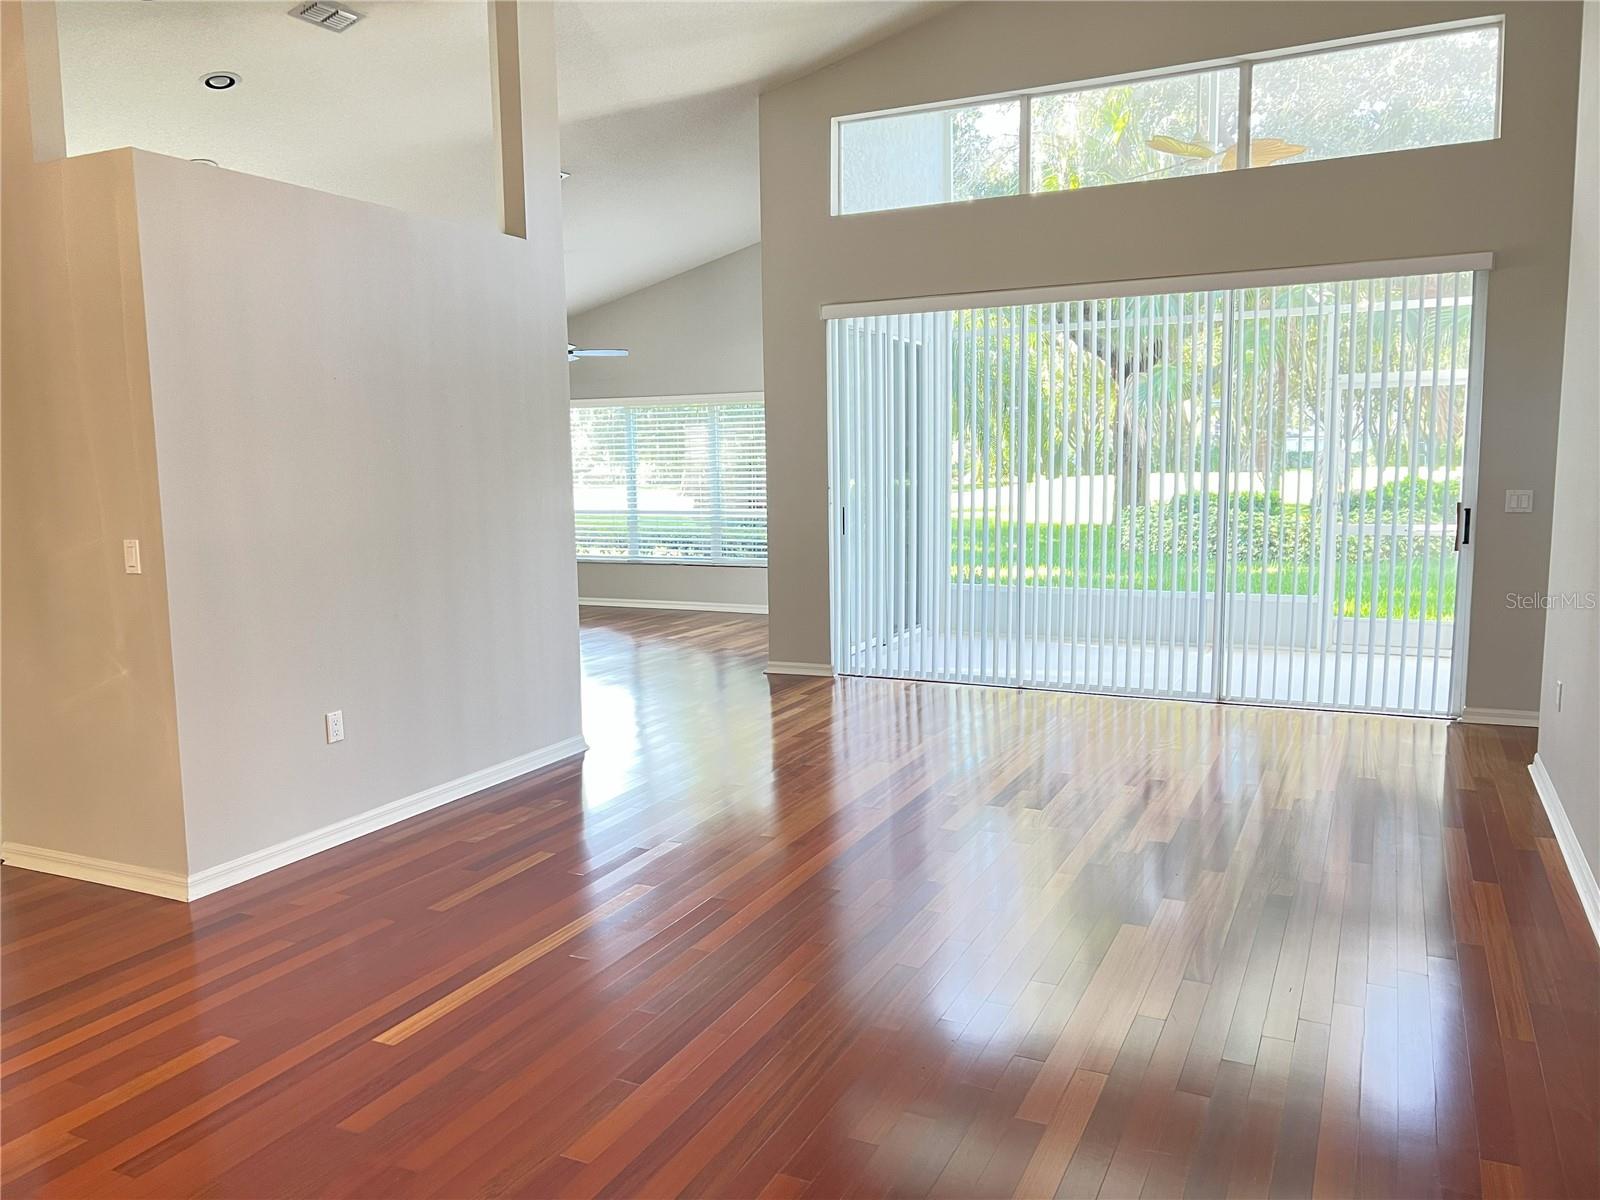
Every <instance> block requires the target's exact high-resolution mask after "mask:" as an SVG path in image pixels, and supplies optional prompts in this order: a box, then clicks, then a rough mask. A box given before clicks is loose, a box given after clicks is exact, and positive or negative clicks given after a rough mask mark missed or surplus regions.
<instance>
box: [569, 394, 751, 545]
mask: <svg viewBox="0 0 1600 1200" xmlns="http://www.w3.org/2000/svg"><path fill="white" fill-rule="evenodd" d="M572 479H573V507H574V510H575V514H576V526H577V529H576V532H577V545H578V557H579V558H586V559H602V560H620V561H629V560H632V561H640V562H661V561H671V562H684V563H729V564H760V563H764V562H766V559H767V462H766V429H765V422H764V420H763V409H762V405H761V403H760V402H759V401H752V400H750V399H748V398H745V397H741V398H739V399H738V400H734V401H719V400H707V399H704V398H696V399H694V400H689V401H683V402H672V401H670V400H661V401H648V402H642V403H630V402H606V403H602V404H595V405H582V406H576V407H574V408H573V410H572Z"/></svg>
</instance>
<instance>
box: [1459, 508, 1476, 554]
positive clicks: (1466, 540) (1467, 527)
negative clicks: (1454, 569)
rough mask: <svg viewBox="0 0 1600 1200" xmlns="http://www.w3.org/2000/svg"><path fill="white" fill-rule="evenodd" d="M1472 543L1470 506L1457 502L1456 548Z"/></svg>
mask: <svg viewBox="0 0 1600 1200" xmlns="http://www.w3.org/2000/svg"><path fill="white" fill-rule="evenodd" d="M1471 544H1472V508H1471V506H1470V505H1466V504H1460V503H1457V505H1456V549H1457V550H1459V549H1461V547H1463V546H1470V545H1471Z"/></svg>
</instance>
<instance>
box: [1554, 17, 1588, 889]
mask: <svg viewBox="0 0 1600 1200" xmlns="http://www.w3.org/2000/svg"><path fill="white" fill-rule="evenodd" d="M1584 9H1585V12H1584V21H1583V92H1582V101H1581V103H1580V105H1579V111H1578V162H1577V170H1576V173H1575V174H1576V178H1575V179H1574V182H1573V200H1572V271H1571V276H1570V282H1569V284H1568V287H1567V352H1566V364H1565V371H1564V373H1563V376H1562V381H1561V424H1560V426H1559V428H1558V429H1557V436H1556V441H1557V447H1556V481H1555V498H1554V502H1553V505H1552V507H1553V508H1554V510H1555V517H1554V523H1553V526H1552V529H1551V536H1550V582H1549V584H1548V586H1547V587H1546V589H1545V591H1546V594H1547V595H1548V596H1549V597H1550V599H1551V601H1552V604H1551V607H1550V609H1549V611H1548V613H1547V614H1546V616H1545V636H1544V691H1543V695H1542V697H1541V703H1540V705H1539V759H1540V761H1541V762H1542V763H1543V764H1544V768H1545V770H1546V771H1547V772H1548V773H1549V775H1550V779H1551V782H1553V783H1554V784H1555V787H1556V793H1557V795H1559V796H1560V798H1561V803H1562V807H1563V808H1565V809H1566V813H1567V819H1568V820H1569V821H1571V823H1572V829H1573V832H1574V833H1576V834H1577V835H1578V841H1579V843H1580V844H1581V845H1582V847H1583V851H1584V854H1585V855H1586V856H1587V857H1588V860H1589V870H1590V871H1591V872H1592V873H1593V874H1595V875H1597V876H1600V611H1597V610H1596V609H1595V608H1594V607H1592V605H1593V604H1594V600H1595V597H1596V595H1597V594H1600V471H1597V470H1596V462H1597V461H1600V4H1594V3H1590V4H1586V5H1585V6H1584ZM1558 681H1559V682H1560V683H1561V684H1562V689H1561V690H1562V696H1561V706H1560V707H1559V708H1557V707H1556V684H1557V682H1558Z"/></svg>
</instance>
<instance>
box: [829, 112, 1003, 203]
mask: <svg viewBox="0 0 1600 1200" xmlns="http://www.w3.org/2000/svg"><path fill="white" fill-rule="evenodd" d="M1021 119H1022V118H1021V102H1020V101H1017V100H1001V101H998V102H996V103H993V104H975V105H972V106H970V107H967V108H947V109H940V110H938V111H936V112H913V113H902V114H900V115H898V116H893V117H868V118H864V119H862V120H859V121H846V122H843V123H841V124H840V126H839V211H840V212H843V213H854V212H876V211H879V210H881V209H887V208H912V207H915V206H917V205H921V204H947V203H949V202H951V201H954V200H977V199H980V198H982V197H984V196H1014V195H1016V194H1017V191H1018V178H1017V173H1018V162H1019V156H1020V147H1019V142H1020V136H1019V133H1020V130H1019V125H1020V121H1021Z"/></svg>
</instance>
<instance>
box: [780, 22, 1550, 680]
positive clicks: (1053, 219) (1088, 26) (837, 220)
mask: <svg viewBox="0 0 1600 1200" xmlns="http://www.w3.org/2000/svg"><path fill="white" fill-rule="evenodd" d="M1501 12H1504V13H1505V18H1506V24H1505V30H1506V32H1505V72H1504V93H1503V96H1504V102H1503V122H1502V136H1501V137H1500V138H1499V139H1498V140H1495V141H1491V142H1482V143H1475V144H1469V145H1459V146H1444V147H1436V148H1431V149H1426V150H1416V151H1408V152H1405V153H1399V154H1385V155H1374V156H1370V157H1364V158H1351V159H1339V160H1332V161H1326V162H1312V163H1298V164H1291V165H1285V166H1279V167H1273V168H1270V169H1262V170H1253V171H1244V172H1230V173H1219V174H1213V175H1200V176H1194V177H1189V178H1182V179H1172V180H1159V181H1154V182H1150V183H1143V184H1130V185H1125V186H1120V187H1106V188H1094V189H1088V190H1085V191H1081V192H1072V193H1065V194H1052V195H1040V196H1016V197H1005V198H1000V199H993V200H982V201H976V202H971V203H964V204H954V205H944V206H937V207H930V208H921V209H907V210H902V211H898V212H883V213H869V214H861V215H855V216H847V217H834V216H830V214H829V182H830V122H831V119H832V118H833V117H835V116H841V115H847V114H850V113H856V112H869V111H875V110H879V109H886V108H895V107H899V106H904V105H915V104H924V103H931V102H936V101H942V100H952V99H958V98H961V97H966V96H982V95H990V94H995V93H1000V92H1006V91H1010V90H1013V89H1017V88H1030V87H1043V86H1048V85H1051V84H1056V83H1063V82H1069V81H1073V80H1079V79H1093V78H1100V77H1105V76H1109V75H1116V74H1120V73H1125V72H1133V71H1140V70H1149V69H1155V68H1161V67H1168V66H1173V65H1177V64H1181V63H1189V62H1200V61H1205V60H1210V59H1217V58H1226V57H1228V56H1231V55H1237V54H1241V53H1248V52H1255V51H1266V50H1272V49H1277V48H1282V47H1287V46H1295V45H1302V44H1307V43H1314V42H1321V41H1327V40H1331V39H1336V38H1342V37H1352V36H1356V35H1361V34H1371V33H1377V32H1382V31H1385V30H1395V29H1404V28H1408V27H1414V26H1420V25H1428V24H1434V23H1437V22H1441V21H1448V20H1452V19H1458V18H1466V17H1474V16H1483V15H1490V14H1497V13H1501ZM1579 26H1580V10H1579V6H1578V5H1576V4H1512V5H1486V4H1459V3H1439V4H1427V3H1420V4H1419V3H1384V4H1372V3H1349V4H1345V3H1319V2H1315V0H1311V2H1307V3H1297V4H1252V3H1242V4H1240V3H1214V4H1213V3H1207V4H1189V3H1165V4H1121V3H1081V4H1077V3H1074V4H1055V3H983V4H966V5H962V6H960V7H958V8H955V9H953V10H951V11H950V12H947V13H943V14H940V15H938V16H936V17H934V18H932V19H931V20H929V21H926V22H924V23H922V24H920V25H918V26H916V27H914V28H912V29H910V30H908V31H906V32H905V33H902V34H900V35H899V36H897V37H894V38H890V39H888V40H886V41H883V42H880V43H877V44H875V45H873V46H871V47H869V48H867V49H865V50H863V51H861V52H860V53H858V54H856V55H854V56H852V57H850V58H848V59H845V60H843V61H841V62H839V63H836V64H834V65H833V66H830V67H827V68H825V69H823V70H821V71H818V72H816V73H814V74H812V75H809V76H806V77H804V78H802V79H799V80H796V81H794V82H792V83H790V84H787V85H786V86H783V87H780V88H777V89H775V90H774V91H771V92H768V93H767V94H765V95H764V96H762V98H761V226H762V279H763V287H762V320H763V347H764V355H765V363H766V371H765V375H766V394H767V444H768V457H769V465H768V495H769V504H770V508H771V514H772V515H771V518H770V539H771V557H770V563H769V575H770V579H771V654H772V657H773V658H774V659H778V660H786V661H797V662H817V663H821V662H826V661H827V659H828V649H829V648H828V526H827V519H828V495H827V419H826V411H827V409H826V369H825V361H824V346H825V343H824V326H823V322H822V321H821V320H820V319H819V317H818V308H819V306H820V305H823V304H826V303H830V302H847V301H860V300H884V299H892V298H899V297H915V296H930V295H946V294H956V293H964V292H975V291H983V290H997V289H1004V288H1019V287H1041V286H1048V285H1054V284H1076V283H1092V282H1104V281H1112V280H1130V279H1148V278H1158V277H1166V276H1183V275H1204V274H1213V273H1219V272H1225V271H1237V270H1250V269H1265V268H1274V267H1284V266H1302V265H1313V264H1332V263H1350V262H1366V261H1374V260H1381V259H1392V258H1407V257H1415V256H1425V255H1440V254H1455V253H1461V252H1467V251H1479V250H1490V251H1494V252H1495V255H1496V261H1497V266H1496V269H1495V270H1494V272H1493V273H1492V275H1491V278H1490V281H1489V285H1488V289H1487V308H1488V337H1487V340H1486V346H1485V364H1484V366H1485V374H1484V385H1483V392H1484V405H1483V422H1482V431H1483V451H1482V455H1481V471H1480V487H1481V496H1482V498H1483V503H1482V505H1481V508H1480V512H1479V518H1480V519H1479V534H1478V537H1479V543H1478V550H1477V559H1476V567H1475V576H1474V580H1473V597H1472V629H1471V638H1470V650H1469V653H1470V661H1471V667H1470V676H1469V679H1468V688H1467V704H1468V705H1469V706H1471V707H1478V708H1499V709H1515V710H1522V711H1532V710H1535V709H1537V707H1538V703H1539V673H1540V657H1541V650H1542V642H1543V634H1544V619H1543V615H1542V614H1541V613H1540V612H1539V611H1538V610H1537V609H1533V610H1529V609H1516V608H1512V607H1508V606H1507V605H1506V604H1505V602H1504V597H1505V595H1506V593H1508V592H1531V591H1534V590H1536V589H1538V588H1540V587H1542V586H1543V585H1544V582H1545V580H1546V578H1547V575H1548V569H1549V554H1548V549H1549V544H1550V543H1549V538H1550V514H1551V505H1550V496H1551V484H1552V482H1553V480H1554V468H1555V438H1556V414H1557V408H1558V404H1559V397H1560V388H1561V358H1562V342H1563V331H1564V313H1565V295H1566V289H1567V251H1568V237H1569V230H1570V227H1571V213H1572V148H1573V144H1574V136H1575V114H1576V97H1577V73H1578V46H1579ZM1507 488H1532V489H1534V491H1535V494H1536V497H1537V505H1536V511H1535V512H1534V513H1533V514H1532V515H1526V516H1514V515H1508V514H1506V513H1504V512H1503V511H1501V509H1502V504H1501V503H1500V502H1499V501H1500V499H1501V497H1502V494H1503V492H1504V491H1505V489H1507Z"/></svg>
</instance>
